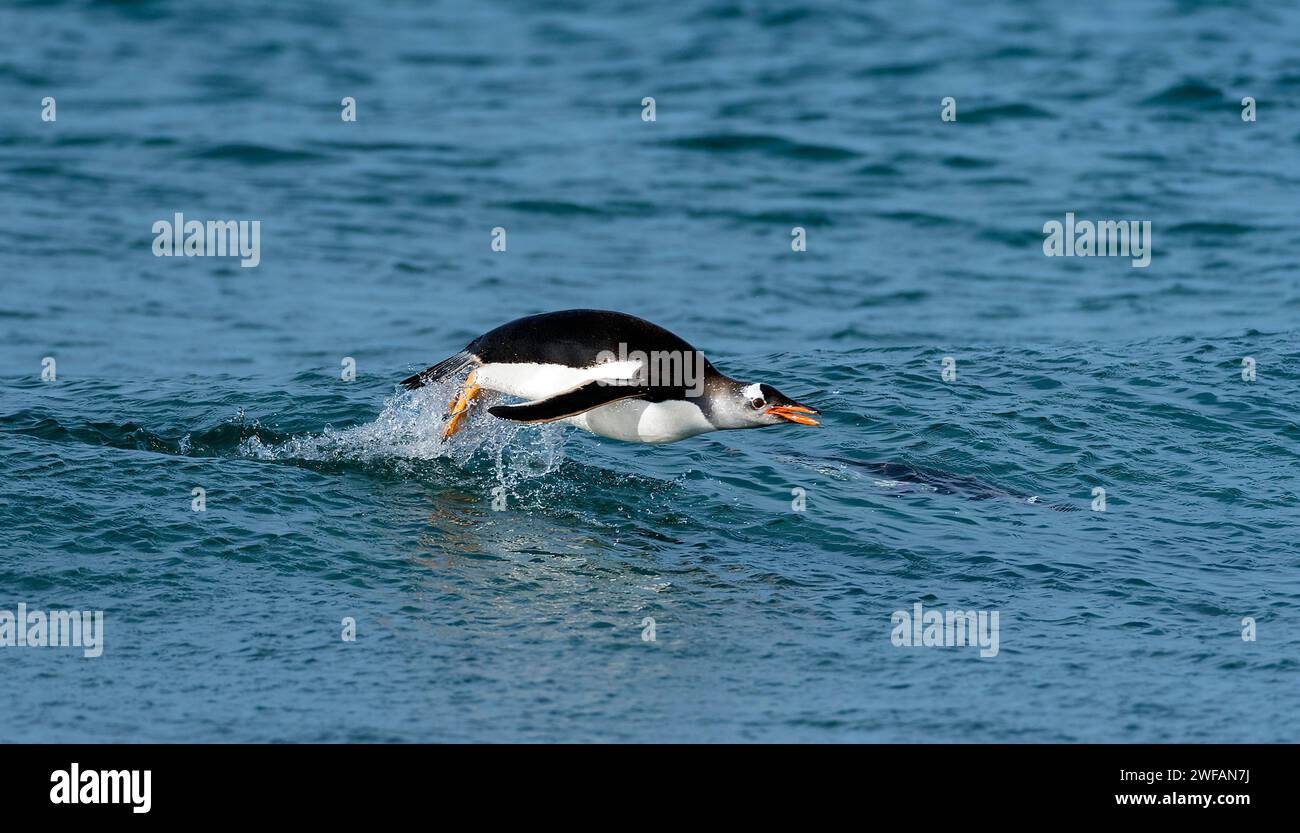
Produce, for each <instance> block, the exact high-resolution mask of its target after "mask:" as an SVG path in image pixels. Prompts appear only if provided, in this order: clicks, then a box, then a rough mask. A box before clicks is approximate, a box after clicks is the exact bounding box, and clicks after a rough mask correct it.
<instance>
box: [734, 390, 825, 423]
mask: <svg viewBox="0 0 1300 833" xmlns="http://www.w3.org/2000/svg"><path fill="white" fill-rule="evenodd" d="M720 398H721V399H723V401H722V402H715V403H714V406H713V407H714V412H715V416H716V417H717V418H719V421H720V422H721V424H720V425H719V427H720V428H762V427H763V426H764V425H784V424H785V423H787V422H797V423H799V424H800V425H820V424H821V423H819V422H818V421H817V420H815V419H813V418H812V417H810V416H808V414H819V413H821V412H820V411H818V410H817V409H816V408H810V407H808V406H807V405H804V404H801V403H799V402H796V401H794V400H793V399H791V398H790V397H788V396H786V395H785V394H783V393H781V391H779V390H777V389H776V388H774V387H772V386H771V385H765V384H761V383H757V382H756V383H754V384H749V385H747V384H744V383H742V382H737V383H735V385H734V386H732V387H731V389H730V390H728V391H726V392H725V393H724V395H723V396H722V397H720Z"/></svg>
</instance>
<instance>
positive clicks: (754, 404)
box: [749, 396, 767, 411]
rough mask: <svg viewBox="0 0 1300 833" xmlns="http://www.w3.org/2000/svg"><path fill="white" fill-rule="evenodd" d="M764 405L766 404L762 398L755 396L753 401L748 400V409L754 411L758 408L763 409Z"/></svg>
mask: <svg viewBox="0 0 1300 833" xmlns="http://www.w3.org/2000/svg"><path fill="white" fill-rule="evenodd" d="M766 404H767V403H766V402H764V401H763V398H762V397H759V396H756V397H754V398H753V399H751V400H749V405H750V407H752V408H753V409H754V410H755V411H757V410H758V409H759V408H761V407H763V406H764V405H766Z"/></svg>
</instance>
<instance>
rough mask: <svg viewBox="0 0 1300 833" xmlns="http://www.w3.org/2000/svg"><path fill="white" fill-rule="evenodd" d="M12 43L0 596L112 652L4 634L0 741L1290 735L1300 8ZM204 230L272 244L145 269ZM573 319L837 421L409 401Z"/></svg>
mask: <svg viewBox="0 0 1300 833" xmlns="http://www.w3.org/2000/svg"><path fill="white" fill-rule="evenodd" d="M0 33H3V34H0V46H2V47H3V48H0V56H2V57H0V147H2V148H3V153H2V154H0V190H2V192H3V194H4V195H5V197H4V199H3V200H0V253H2V254H0V280H2V281H3V283H2V284H0V289H2V292H3V302H2V303H0V384H2V385H3V387H2V388H0V390H3V393H2V394H0V397H2V398H0V609H8V610H13V609H15V607H16V605H17V604H18V603H19V602H24V603H26V604H27V605H28V606H29V607H31V608H42V609H55V608H75V609H83V610H94V609H102V610H104V611H105V648H104V653H103V655H102V656H101V657H99V658H96V659H86V658H83V657H82V655H81V652H80V651H78V650H75V649H44V650H40V649H34V648H18V647H13V648H9V649H6V650H4V651H3V652H2V653H0V662H2V663H3V672H2V673H0V696H3V698H4V702H5V704H6V708H5V709H3V710H0V739H3V740H7V741H73V740H107V741H124V740H125V741H145V740H159V741H176V740H212V741H248V740H252V741H263V740H295V741H388V740H526V741H544V740H545V741H549V740H584V741H585V740H651V739H667V740H708V741H714V740H782V741H791V740H794V741H841V740H869V741H947V740H952V741H1056V740H1071V741H1139V740H1194V741H1209V740H1218V741H1245V740H1250V741H1284V740H1291V741H1293V740H1295V739H1296V737H1297V728H1300V718H1297V714H1300V709H1297V695H1296V681H1297V671H1298V670H1300V662H1298V660H1297V656H1298V655H1300V630H1298V626H1300V621H1297V619H1298V617H1297V613H1296V602H1297V600H1300V579H1297V575H1298V573H1297V568H1300V557H1298V556H1297V528H1298V526H1300V524H1298V523H1297V518H1300V514H1298V513H1297V511H1296V510H1297V503H1298V500H1297V487H1298V481H1297V475H1296V463H1297V458H1298V457H1300V426H1297V411H1298V410H1300V409H1298V408H1297V403H1298V402H1300V396H1298V395H1297V386H1298V384H1300V370H1298V369H1297V368H1300V351H1298V349H1297V343H1296V331H1295V321H1296V314H1297V312H1300V287H1298V284H1297V271H1298V266H1297V261H1296V256H1295V253H1296V251H1297V244H1298V243H1300V231H1297V225H1296V222H1295V220H1296V215H1295V205H1296V202H1295V194H1296V186H1297V184H1300V175H1297V174H1296V173H1295V160H1296V153H1297V150H1300V134H1297V128H1296V120H1295V118H1294V116H1293V114H1294V113H1295V112H1296V108H1297V106H1298V105H1300V93H1298V92H1297V91H1298V89H1300V57H1297V56H1300V50H1298V49H1297V47H1298V46H1300V43H1298V41H1300V14H1298V13H1297V12H1296V10H1295V9H1294V8H1291V9H1284V8H1281V7H1278V6H1275V5H1273V4H1267V3H1262V2H1246V3H1240V4H1236V5H1235V6H1233V7H1231V8H1226V9H1217V8H1215V7H1214V5H1213V4H1208V3H1207V4H1199V3H1193V2H1177V3H1168V4H1151V5H1149V6H1143V7H1141V8H1134V7H1132V6H1130V5H1129V4H1125V3H1109V2H1100V3H1092V4H1085V5H1081V6H1077V7H1072V8H1063V7H1062V6H1061V5H1060V4H1056V3H1028V4H1021V3H1006V4H992V5H988V6H987V8H985V9H984V10H982V11H981V12H980V13H979V14H978V15H977V14H975V13H974V12H960V13H957V12H954V11H953V10H952V9H951V8H949V7H948V6H946V5H944V4H928V3H919V4H918V3H915V2H908V3H901V2H900V3H882V4H873V5H869V6H868V5H866V4H858V3H849V2H844V3H828V4H823V3H817V4H804V3H782V2H762V3H756V2H708V0H690V1H689V2H682V3H673V4H667V5H665V4H658V3H645V4H639V3H613V4H601V3H594V2H591V3H587V2H569V3H565V4H561V5H557V6H554V7H551V8H548V9H546V10H541V9H539V8H537V6H536V4H531V3H522V2H520V3H501V2H488V3H473V4H454V3H447V4H439V5H437V6H434V7H428V6H427V4H424V3H385V4H370V3H361V4H358V3H342V2H336V3H323V4H322V3H310V4H307V3H278V4H271V5H270V6H269V7H268V6H266V4H255V3H221V4H201V3H200V4H193V3H179V2H161V1H159V2H133V3H128V2H94V3H82V2H31V3H19V4H17V5H16V6H14V7H8V8H6V9H5V10H4V11H0ZM47 95H48V96H53V97H55V99H56V101H57V121H55V122H50V123H46V122H42V121H41V120H40V107H41V104H40V103H41V99H42V98H43V97H45V96H47ZM949 95H950V96H953V97H954V98H955V99H956V100H957V103H958V104H957V106H958V120H957V122H956V123H944V122H942V121H941V120H940V118H939V114H940V99H941V98H942V97H944V96H949ZM1246 95H1251V96H1254V97H1255V98H1256V99H1257V101H1258V108H1259V110H1258V112H1259V118H1258V121H1257V122H1256V123H1253V124H1250V123H1245V122H1243V121H1242V120H1241V117H1240V112H1241V105H1240V104H1239V103H1238V102H1239V101H1240V99H1241V98H1242V97H1243V96H1246ZM343 96H352V97H354V98H355V99H356V101H357V112H358V118H357V121H356V122H355V123H345V122H343V121H342V120H341V119H340V117H339V112H340V104H339V102H340V99H341V98H342V97H343ZM645 96H654V97H655V99H656V109H657V114H656V115H657V120H656V121H654V122H644V121H642V119H641V100H642V98H643V97H645ZM175 212H183V213H184V214H185V215H186V216H187V217H189V218H196V219H257V220H260V221H261V224H262V225H261V228H262V241H261V243H262V250H261V264H260V265H259V266H258V267H256V268H252V269H244V268H241V267H240V266H239V265H238V262H237V261H236V260H232V259H229V258H155V257H154V256H153V254H152V252H151V243H152V240H153V233H152V232H151V227H152V224H153V223H154V222H155V221H156V220H160V219H170V218H171V217H172V215H173V214H174V213H175ZM1066 212H1075V213H1076V214H1077V215H1078V216H1079V217H1080V218H1090V219H1139V220H1141V219H1147V220H1151V221H1152V223H1153V242H1154V257H1153V259H1152V263H1151V265H1150V267H1149V268H1147V269H1134V268H1132V267H1130V266H1129V263H1128V260H1127V259H1121V258H1053V259H1048V258H1045V257H1044V256H1043V254H1042V249H1041V245H1042V240H1043V235H1042V233H1041V228H1042V225H1043V223H1044V222H1046V221H1048V220H1051V219H1057V220H1061V219H1063V217H1064V215H1065V213H1066ZM497 226H500V227H504V228H505V229H507V233H508V247H507V251H506V252H504V253H500V252H493V251H492V250H491V248H490V242H491V230H492V229H493V228H494V227H497ZM795 226H801V227H803V228H805V229H806V230H807V235H808V238H807V239H808V250H807V251H806V252H803V253H795V252H792V251H791V247H790V241H791V229H792V228H793V227H795ZM577 306H594V307H605V308H612V309H620V310H624V311H627V312H631V313H634V314H639V315H642V316H643V317H646V318H649V319H650V320H652V321H655V322H657V323H660V324H663V325H664V326H667V327H669V328H670V329H672V330H674V331H675V332H677V333H679V334H680V335H682V336H683V337H685V338H687V339H688V340H690V341H691V342H693V343H694V344H696V345H698V346H699V347H701V348H702V349H704V350H705V351H706V352H707V353H708V355H709V357H710V358H711V359H712V360H713V361H714V362H715V363H716V364H717V365H718V366H719V367H720V368H722V369H723V370H724V371H726V372H728V373H730V374H731V375H734V376H736V377H738V378H742V379H746V380H751V381H767V382H769V383H771V384H774V385H775V386H777V387H779V388H780V389H781V390H783V391H784V392H786V393H788V394H790V395H791V396H794V397H796V398H797V399H800V400H805V401H809V402H812V403H815V404H817V405H818V406H819V407H820V408H821V409H822V411H823V413H824V414H825V424H824V426H823V427H821V428H817V429H809V428H802V427H797V426H789V427H788V428H780V429H767V430H763V431H746V432H729V433H721V434H714V435H709V436H705V437H699V438H695V439H692V440H688V441H685V442H682V443H679V444H675V445H671V446H659V447H636V446H631V445H624V444H619V443H615V442H612V441H606V440H602V439H599V438H595V437H592V436H589V435H585V434H578V433H576V432H573V431H571V430H570V429H566V428H560V427H550V428H547V429H544V430H537V429H533V428H519V427H512V426H507V425H504V424H501V423H499V422H496V421H495V420H492V419H491V418H490V417H486V416H480V417H476V420H475V422H474V424H473V425H472V426H471V430H470V431H467V432H465V434H464V435H462V437H460V438H458V439H457V441H455V442H454V443H452V444H451V445H444V444H442V443H441V442H440V441H439V439H438V436H437V418H438V416H439V415H440V414H441V411H442V409H443V408H444V407H445V401H446V400H445V398H443V397H444V396H445V394H446V393H447V392H446V391H440V390H427V391H422V392H420V393H418V394H404V393H403V394H399V393H398V392H397V391H396V390H395V387H394V382H395V381H396V380H397V379H400V378H402V377H403V376H405V375H406V374H408V373H409V372H412V371H413V370H416V369H419V368H422V367H424V366H426V365H428V364H431V363H432V362H434V361H437V360H439V359H441V358H443V357H445V356H446V355H449V354H450V353H452V352H454V351H455V350H457V349H459V348H460V347H462V346H463V345H464V344H465V343H466V342H468V341H469V340H470V339H471V338H472V337H474V336H475V335H477V334H478V333H480V332H482V331H484V330H486V329H488V328H490V327H493V326H495V325H497V324H500V323H502V322H504V321H507V320H509V319H511V318H513V317H515V316H519V315H524V314H530V313H534V312H539V311H544V310H550V309H563V308H569V307H577ZM47 356H48V357H53V358H55V359H56V361H57V382H54V383H49V382H44V381H42V380H41V377H40V374H41V368H42V364H41V363H42V359H43V358H45V357H47ZM945 356H951V357H953V358H954V359H955V360H956V363H957V364H956V368H957V374H958V375H957V379H956V381H954V382H951V383H948V382H945V381H943V379H941V376H940V372H941V363H942V361H943V358H944V357H945ZM347 357H351V358H353V359H354V360H355V362H356V367H357V378H356V380H355V381H352V382H344V381H342V380H341V378H340V374H341V367H342V362H343V361H344V359H345V358H347ZM1244 357H1252V358H1254V359H1255V360H1256V362H1257V371H1258V378H1257V380H1256V381H1255V382H1253V383H1250V382H1245V381H1243V380H1242V378H1241V370H1242V367H1241V362H1242V359H1243V358H1244ZM195 487H201V488H203V489H204V490H206V511H205V512H201V513H198V512H193V511H191V501H192V499H193V498H192V489H194V488H195ZM1096 487H1101V488H1104V489H1105V490H1106V511H1105V512H1096V511H1091V509H1092V502H1093V499H1094V498H1093V489H1094V488H1096ZM796 488H799V489H803V490H804V494H805V497H806V511H803V512H795V511H792V505H791V502H792V500H794V497H793V496H792V490H794V489H796ZM494 496H498V497H504V499H505V501H506V506H507V508H506V511H503V512H496V511H493V509H492V501H493V497H494ZM1033 497H1037V498H1038V500H1037V501H1035V502H1030V500H1029V499H1030V498H1033ZM1065 509H1068V510H1075V511H1058V510H1065ZM917 602H921V603H922V604H924V605H925V606H926V607H927V608H933V609H936V610H944V609H963V610H985V611H997V612H998V613H999V615H1000V650H999V652H998V655H997V656H996V657H991V658H981V657H980V656H979V654H978V652H977V650H975V649H972V648H969V647H967V648H905V647H895V646H894V645H893V644H891V640H890V634H891V631H892V626H891V620H890V617H891V613H892V612H893V611H895V610H908V611H910V610H911V609H912V606H913V605H914V604H915V603H917ZM345 617H352V618H353V619H355V621H356V623H357V631H358V637H357V640H356V641H355V642H345V641H343V640H342V639H341V638H340V637H341V630H342V628H341V624H342V620H343V619H344V618H345ZM1245 617H1252V618H1253V619H1255V621H1256V623H1257V625H1256V627H1257V640H1256V641H1253V642H1250V641H1244V640H1243V639H1242V638H1241V634H1242V630H1243V625H1242V620H1243V618H1245ZM646 618H653V619H654V620H655V636H656V640H655V641H654V642H647V641H643V639H642V634H643V622H644V620H645V619H646Z"/></svg>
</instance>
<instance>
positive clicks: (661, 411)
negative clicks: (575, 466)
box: [565, 399, 717, 443]
mask: <svg viewBox="0 0 1300 833" xmlns="http://www.w3.org/2000/svg"><path fill="white" fill-rule="evenodd" d="M565 422H568V423H570V424H572V425H576V426H577V427H579V428H582V429H583V430H585V431H590V432H591V433H593V434H599V435H600V436H602V437H609V438H610V439H612V440H623V441H625V442H632V443H673V442H677V441H678V440H684V439H686V438H687V437H694V436H695V435H696V434H703V433H706V432H708V431H714V430H717V429H715V428H714V427H713V425H711V424H710V423H709V421H708V420H707V419H705V418H704V413H703V412H702V411H700V409H699V408H697V407H696V406H695V405H693V404H692V403H690V402H686V401H683V400H669V401H667V402H644V401H642V400H640V399H624V400H621V401H619V402H613V403H611V404H609V405H603V406H601V407H599V408H593V409H591V410H590V411H587V412H586V413H585V414H578V415H577V416H572V417H569V418H568V419H566V420H565Z"/></svg>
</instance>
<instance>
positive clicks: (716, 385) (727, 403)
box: [698, 365, 750, 430]
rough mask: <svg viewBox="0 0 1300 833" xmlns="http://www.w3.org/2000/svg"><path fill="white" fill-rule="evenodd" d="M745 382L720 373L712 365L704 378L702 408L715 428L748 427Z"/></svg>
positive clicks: (700, 403) (700, 402)
mask: <svg viewBox="0 0 1300 833" xmlns="http://www.w3.org/2000/svg"><path fill="white" fill-rule="evenodd" d="M744 390H745V383H744V382H741V381H738V380H736V379H733V378H731V377H730V376H727V375H726V374H723V373H719V372H718V371H717V370H716V369H715V368H714V367H713V366H712V365H710V366H709V369H708V372H707V373H706V375H705V379H704V396H702V397H700V400H699V403H698V404H699V406H700V410H701V411H703V412H704V418H705V419H707V420H708V421H709V422H710V423H711V424H712V425H713V426H714V427H715V428H717V429H719V430H722V429H727V428H748V427H750V426H749V423H748V421H747V420H745V419H743V417H744V416H745V412H744V410H743V408H742V407H741V406H742V405H743V403H744V398H745V397H744Z"/></svg>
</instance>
